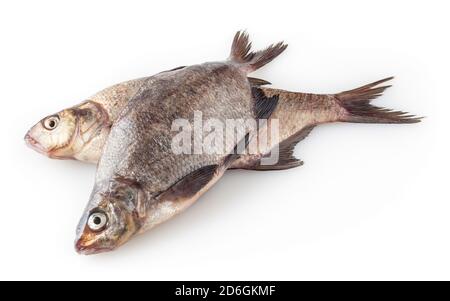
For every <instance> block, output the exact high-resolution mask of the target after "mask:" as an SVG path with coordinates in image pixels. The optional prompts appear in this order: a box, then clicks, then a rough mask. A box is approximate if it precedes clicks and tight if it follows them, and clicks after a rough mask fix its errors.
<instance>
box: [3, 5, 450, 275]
mask: <svg viewBox="0 0 450 301" xmlns="http://www.w3.org/2000/svg"><path fill="white" fill-rule="evenodd" d="M447 2H448V1H381V0H378V1H375V2H374V1H305V2H301V1H281V0H278V1H262V0H258V1H226V2H223V1H222V2H218V1H198V2H197V1H168V0H165V1H158V2H157V1H142V2H140V1H122V2H115V1H72V2H71V3H69V2H67V1H45V0H41V1H8V2H6V1H4V2H2V3H1V4H0V37H1V40H0V43H1V45H0V83H1V84H0V87H1V94H0V95H1V102H0V104H1V111H2V114H1V118H0V134H1V136H0V137H1V148H0V152H1V153H0V160H1V169H0V170H1V172H0V174H1V181H0V183H1V191H0V194H1V197H0V202H1V203H0V208H1V209H0V210H1V217H0V229H1V234H0V279H2V280H5V279H17V280H18V279H30V280H31V279H84V280H85V279H93V280H104V279H146V280H170V279H178V280H188V279H190V280H244V279H245V280H382V279H383V280H400V279H403V280H412V279H416V280H419V279H429V280H431V279H447V280H450V277H449V276H450V256H449V254H450V240H449V230H450V227H449V226H450V225H449V223H450V222H449V221H450V219H449V213H450V203H449V201H450V198H449V192H448V186H449V184H448V179H449V177H448V168H449V167H450V166H449V163H450V160H449V151H450V149H449V121H448V120H449V114H450V99H449V88H448V87H449V73H448V72H449V67H450V65H449V53H450V47H449V46H450V43H449V36H448V35H449V32H448V29H449V28H450V24H449V23H450V22H449V18H448V13H449V7H448V5H446V4H447ZM239 29H247V30H248V32H249V33H250V35H251V38H252V40H253V41H254V46H255V48H261V47H265V46H267V45H268V44H269V43H272V42H276V41H279V40H285V41H286V42H287V43H289V48H288V49H287V51H286V52H285V53H284V54H283V55H282V56H281V57H279V58H278V59H276V60H275V61H274V62H273V63H271V64H270V65H268V66H266V67H265V68H263V69H262V70H260V71H258V72H257V73H255V75H256V76H259V77H262V78H265V79H267V80H269V81H271V82H273V83H274V86H276V87H280V88H284V89H289V90H296V91H303V92H317V93H332V92H339V91H341V90H345V89H351V88H355V87H357V86H359V85H362V84H366V83H369V82H371V81H375V80H378V79H380V78H384V77H387V76H390V75H395V76H396V79H395V81H394V82H393V83H394V87H393V88H391V89H390V90H388V91H387V92H386V94H385V96H384V97H382V98H381V99H379V100H378V101H377V102H376V104H379V105H384V106H387V107H390V108H395V109H402V110H407V111H410V112H412V113H415V114H419V115H425V116H426V117H427V118H426V119H425V120H424V122H422V123H420V124H415V125H362V124H329V125H324V126H320V127H317V128H316V129H315V130H314V131H313V133H312V134H311V135H310V137H309V138H308V139H306V140H304V141H303V143H301V144H300V146H299V147H298V148H297V150H296V154H297V155H298V157H300V158H301V159H303V160H304V161H305V165H304V166H303V167H301V168H298V169H292V170H288V171H283V172H251V171H233V172H229V173H228V174H227V175H226V176H225V177H224V178H223V179H222V180H221V181H220V182H219V183H218V184H217V185H216V186H215V187H213V188H212V189H211V190H210V191H209V192H208V193H207V194H206V195H204V196H203V197H202V198H201V199H200V200H199V202H198V203H197V204H195V205H194V206H193V207H192V208H190V209H189V210H188V211H187V212H185V213H184V214H182V215H180V216H178V217H176V218H175V219H173V220H171V221H169V222H167V223H165V224H164V225H161V226H160V227H158V228H156V229H154V230H152V231H150V232H147V233H146V234H144V235H141V236H140V237H137V238H135V239H133V240H132V241H131V242H129V243H128V244H126V245H124V246H123V247H121V248H120V249H118V250H117V251H114V252H111V253H105V254H101V255H95V256H82V255H78V254H77V253H76V252H75V251H74V248H73V240H74V237H75V227H76V225H77V222H78V219H79V217H80V216H81V213H82V211H83V209H84V206H85V204H86V202H87V201H88V197H89V194H90V190H91V189H92V186H93V179H94V175H95V167H94V166H91V165H87V164H82V163H79V162H75V161H57V160H50V159H48V158H45V157H43V156H41V155H40V154H38V153H36V152H34V151H32V150H31V149H29V148H27V147H26V146H25V143H24V142H23V136H24V134H25V132H26V131H27V130H28V128H29V127H31V126H32V125H33V124H34V123H35V122H37V121H38V120H39V119H41V118H42V117H44V116H46V115H48V114H50V113H53V112H56V111H59V110H60V109H63V108H65V107H68V106H71V105H74V104H76V103H78V102H80V101H82V100H84V99H85V98H87V97H88V96H90V95H91V94H93V93H95V92H96V91H98V90H100V89H102V88H104V87H107V86H109V85H111V84H114V83H117V82H120V81H124V80H128V79H132V78H137V77H142V76H147V75H151V74H154V73H156V72H159V71H162V70H166V69H169V68H172V67H176V66H179V65H186V64H195V63H201V62H204V61H211V60H222V59H224V58H226V57H227V56H228V52H229V47H230V45H231V40H232V37H233V35H234V33H235V31H237V30H239Z"/></svg>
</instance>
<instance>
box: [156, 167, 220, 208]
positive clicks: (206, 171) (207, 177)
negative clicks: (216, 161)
mask: <svg viewBox="0 0 450 301" xmlns="http://www.w3.org/2000/svg"><path fill="white" fill-rule="evenodd" d="M216 176H219V173H218V165H208V166H204V167H201V168H199V169H197V170H195V171H193V172H191V173H190V174H188V175H186V176H185V177H184V178H182V179H181V180H179V181H178V182H176V183H175V184H174V185H172V186H171V187H170V188H169V189H167V190H166V191H164V192H162V193H161V194H159V195H158V196H157V198H158V199H160V200H165V201H180V200H186V199H190V198H192V197H194V196H195V195H197V194H198V193H199V192H201V191H202V190H203V189H205V188H207V187H209V185H208V184H210V183H211V182H212V181H213V180H214V178H215V177H216Z"/></svg>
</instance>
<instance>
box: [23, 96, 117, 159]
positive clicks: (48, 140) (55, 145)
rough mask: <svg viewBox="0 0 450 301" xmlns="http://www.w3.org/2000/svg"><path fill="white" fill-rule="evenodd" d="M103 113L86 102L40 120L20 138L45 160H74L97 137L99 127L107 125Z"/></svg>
mask: <svg viewBox="0 0 450 301" xmlns="http://www.w3.org/2000/svg"><path fill="white" fill-rule="evenodd" d="M105 114H106V113H105V112H104V110H102V109H101V108H100V107H99V106H98V105H96V104H94V103H92V102H89V101H87V102H84V103H82V104H81V105H79V106H77V107H73V108H68V109H65V110H62V111H60V112H58V113H56V114H52V115H49V116H47V117H45V118H43V119H42V120H40V121H39V122H38V123H36V124H35V125H34V126H33V127H32V128H31V129H30V130H29V131H28V132H27V134H26V135H25V138H24V139H25V142H26V144H27V145H28V146H30V147H31V148H32V149H34V150H36V151H37V152H39V153H41V154H43V155H45V156H47V157H50V158H53V159H75V158H77V155H78V154H79V153H81V152H82V151H83V150H84V148H85V147H86V145H87V144H89V143H90V142H91V140H92V139H93V138H94V137H95V136H96V135H98V133H99V128H101V127H102V126H105V125H108V118H107V115H106V116H105ZM95 159H97V158H95ZM83 161H89V162H90V161H93V160H89V158H88V159H87V160H83Z"/></svg>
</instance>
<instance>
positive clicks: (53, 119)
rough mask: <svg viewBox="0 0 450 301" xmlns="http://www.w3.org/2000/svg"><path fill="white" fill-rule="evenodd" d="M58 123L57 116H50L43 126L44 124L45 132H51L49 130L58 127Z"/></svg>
mask: <svg viewBox="0 0 450 301" xmlns="http://www.w3.org/2000/svg"><path fill="white" fill-rule="evenodd" d="M58 123H59V117H58V116H50V117H47V118H45V120H44V123H43V124H44V127H45V128H46V129H47V130H50V131H51V130H53V129H55V128H56V127H57V126H58Z"/></svg>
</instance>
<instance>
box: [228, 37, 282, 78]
mask: <svg viewBox="0 0 450 301" xmlns="http://www.w3.org/2000/svg"><path fill="white" fill-rule="evenodd" d="M286 47H287V45H286V44H284V43H283V42H279V43H277V44H272V45H270V46H269V47H267V48H266V49H264V50H261V51H256V52H253V51H251V48H252V43H251V42H250V41H249V38H248V34H247V33H246V32H245V31H244V32H241V31H238V32H237V33H236V35H235V36H234V39H233V45H232V46H231V52H230V57H229V59H230V60H231V61H233V62H236V63H239V64H242V65H243V67H244V69H245V72H247V73H250V72H253V71H255V70H257V69H259V68H261V67H262V66H264V65H266V64H267V63H270V62H271V61H272V60H273V59H274V58H276V57H277V56H278V55H280V54H281V53H282V52H283V51H284V50H285V49H286Z"/></svg>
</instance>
